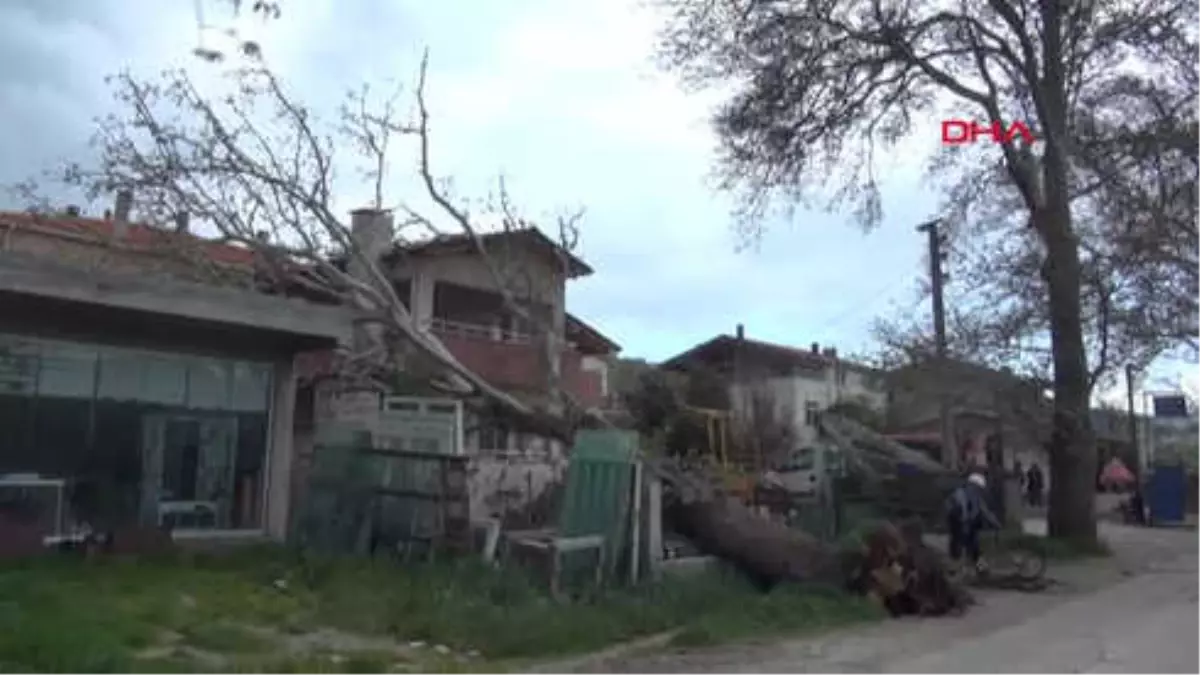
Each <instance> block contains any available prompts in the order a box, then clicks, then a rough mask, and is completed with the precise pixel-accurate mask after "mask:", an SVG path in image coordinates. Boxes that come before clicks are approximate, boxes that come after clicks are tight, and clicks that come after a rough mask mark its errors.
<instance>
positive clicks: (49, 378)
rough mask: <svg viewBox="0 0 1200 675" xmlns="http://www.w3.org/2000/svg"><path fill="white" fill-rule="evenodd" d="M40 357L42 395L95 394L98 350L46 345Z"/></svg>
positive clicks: (79, 396)
mask: <svg viewBox="0 0 1200 675" xmlns="http://www.w3.org/2000/svg"><path fill="white" fill-rule="evenodd" d="M39 357H40V358H39V361H40V367H39V368H38V375H37V378H38V396H61V397H64V398H85V399H90V398H91V397H92V396H93V395H94V394H95V392H96V350H95V349H89V348H87V347H82V346H76V345H69V344H45V345H42V349H41V354H40V355H39Z"/></svg>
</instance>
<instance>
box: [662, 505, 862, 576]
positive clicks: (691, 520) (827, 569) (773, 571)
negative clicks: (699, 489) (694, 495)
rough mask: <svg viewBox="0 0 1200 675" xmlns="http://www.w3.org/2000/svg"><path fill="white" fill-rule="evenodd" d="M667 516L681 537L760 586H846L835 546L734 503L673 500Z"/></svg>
mask: <svg viewBox="0 0 1200 675" xmlns="http://www.w3.org/2000/svg"><path fill="white" fill-rule="evenodd" d="M668 518H669V519H670V522H671V524H672V525H673V527H674V529H675V531H677V532H678V533H679V534H681V535H683V536H685V537H687V538H689V539H690V540H692V542H693V543H695V544H696V545H697V546H698V547H699V548H700V549H701V550H702V551H704V552H705V553H708V554H710V555H715V556H717V557H718V558H721V559H722V560H727V561H729V562H730V563H732V564H733V565H734V566H736V567H737V568H738V569H740V570H742V571H743V572H744V573H745V574H746V575H747V576H749V577H750V578H751V579H752V580H754V581H755V583H756V584H757V585H758V586H760V587H762V588H770V587H771V586H773V585H775V584H777V583H781V582H801V583H805V582H810V583H828V584H836V585H838V586H841V585H842V584H843V581H844V577H843V575H842V573H841V570H840V568H839V565H838V563H839V559H838V555H837V551H836V550H835V549H834V548H833V547H831V546H828V545H826V544H824V543H823V542H821V541H818V540H817V539H815V538H814V537H811V536H809V535H807V534H805V533H803V532H800V531H798V530H794V529H792V528H790V527H788V526H787V525H785V524H783V523H780V522H777V521H772V520H768V519H766V518H763V517H761V516H759V515H758V514H756V513H754V512H753V511H751V510H750V509H749V508H747V507H746V506H745V505H743V504H741V503H739V502H737V501H736V500H733V499H728V498H726V499H721V500H712V501H696V502H690V503H684V502H675V503H674V504H672V505H671V506H670V508H669V511H668Z"/></svg>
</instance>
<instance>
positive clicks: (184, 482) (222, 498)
mask: <svg viewBox="0 0 1200 675" xmlns="http://www.w3.org/2000/svg"><path fill="white" fill-rule="evenodd" d="M236 450H237V418H236V417H234V416H232V415H211V416H210V415H203V416H201V415H188V414H177V413H154V414H150V415H146V416H144V417H143V418H142V505H141V509H140V512H141V521H142V524H143V525H149V526H154V527H167V528H170V529H173V528H176V527H179V528H228V527H229V526H230V523H231V522H232V514H233V496H234V478H235V471H236V463H237V454H236Z"/></svg>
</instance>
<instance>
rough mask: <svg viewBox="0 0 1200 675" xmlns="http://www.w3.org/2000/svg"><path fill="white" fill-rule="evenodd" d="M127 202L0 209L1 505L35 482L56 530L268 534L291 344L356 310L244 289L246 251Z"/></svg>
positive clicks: (276, 528)
mask: <svg viewBox="0 0 1200 675" xmlns="http://www.w3.org/2000/svg"><path fill="white" fill-rule="evenodd" d="M131 203H132V197H131V195H129V194H128V193H123V194H122V195H120V196H119V197H118V200H117V204H116V209H115V213H114V215H113V216H112V217H107V218H103V219H97V218H86V217H80V216H79V214H78V211H77V210H68V212H67V213H66V214H65V215H57V216H35V215H30V214H25V213H3V214H0V428H2V429H3V430H4V434H3V437H2V438H0V504H4V503H7V504H8V505H9V506H12V507H13V508H16V506H13V504H12V503H10V502H11V501H12V499H14V495H18V496H19V495H28V494H32V493H38V494H41V495H43V497H44V498H46V499H48V500H49V502H50V503H57V505H58V508H57V509H55V511H54V513H55V514H56V515H54V516H53V520H54V522H51V523H47V525H46V526H47V529H50V530H53V531H57V532H63V531H69V530H71V529H72V528H73V527H75V526H78V525H81V524H83V523H88V524H91V525H94V526H105V527H120V526H126V525H140V526H151V527H158V526H167V527H169V528H171V529H172V530H173V534H174V536H175V537H177V538H187V537H211V536H214V535H264V534H265V535H269V536H271V537H274V538H277V539H281V538H283V537H284V536H285V535H286V532H287V527H288V519H289V510H290V507H291V499H290V485H291V471H292V463H293V458H294V454H295V453H294V435H295V432H296V430H297V429H303V428H305V422H304V421H303V420H302V419H300V416H301V415H300V414H298V412H297V409H296V402H297V376H296V369H295V366H294V364H295V361H296V356H297V355H298V354H301V353H305V352H310V351H314V350H315V351H321V350H328V349H332V348H333V347H334V346H336V345H337V344H339V343H343V342H345V341H346V340H348V339H350V337H351V333H352V327H353V323H354V316H353V315H352V314H351V313H350V312H349V310H347V309H346V308H344V307H340V306H329V305H321V304H317V303H313V302H309V301H306V300H303V299H299V298H293V297H283V296H279V295H268V294H265V293H262V292H260V291H258V290H256V288H255V285H254V274H253V263H254V254H253V253H252V252H251V251H250V250H248V249H244V248H239V247H236V246H231V245H225V244H219V243H214V242H210V241H206V240H203V239H201V238H198V237H196V236H194V235H192V234H190V233H189V232H188V231H187V223H186V220H181V221H180V222H179V223H178V225H177V229H176V230H168V229H160V228H154V227H149V226H146V225H141V224H137V223H134V222H131V221H130V220H129V214H130V205H131ZM197 261H202V263H203V266H205V267H207V268H209V271H211V272H215V273H217V274H218V275H223V276H222V279H223V280H224V281H223V282H221V283H213V277H211V276H204V275H201V274H199V273H197V272H196V267H195V265H196V263H197Z"/></svg>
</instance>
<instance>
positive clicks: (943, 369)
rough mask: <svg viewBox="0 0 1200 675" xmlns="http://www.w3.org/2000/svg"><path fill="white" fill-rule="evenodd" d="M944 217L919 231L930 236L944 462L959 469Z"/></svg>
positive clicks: (931, 279)
mask: <svg viewBox="0 0 1200 675" xmlns="http://www.w3.org/2000/svg"><path fill="white" fill-rule="evenodd" d="M941 224H942V219H941V218H935V219H933V220H930V221H927V222H924V223H921V224H920V225H918V226H917V231H918V232H924V233H925V234H926V235H928V237H929V282H930V287H931V289H932V292H933V337H934V346H935V350H936V354H937V368H936V373H937V381H938V393H939V398H940V401H939V408H940V410H939V412H940V416H941V422H942V463H944V464H945V465H946V466H948V467H949V468H951V469H957V468H958V447H957V444H956V443H955V442H954V429H953V425H952V424H951V420H950V404H949V401H948V398H949V392H948V391H947V388H948V386H949V382H948V377H949V368H947V363H946V306H945V299H944V295H943V287H944V286H945V282H946V277H947V275H946V274H945V272H944V271H943V270H942V263H943V262H944V255H945V252H944V251H943V250H942V244H943V242H942V233H941V232H940V231H939V229H938V227H939V226H940V225H941Z"/></svg>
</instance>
